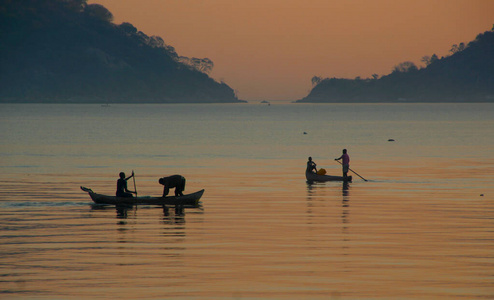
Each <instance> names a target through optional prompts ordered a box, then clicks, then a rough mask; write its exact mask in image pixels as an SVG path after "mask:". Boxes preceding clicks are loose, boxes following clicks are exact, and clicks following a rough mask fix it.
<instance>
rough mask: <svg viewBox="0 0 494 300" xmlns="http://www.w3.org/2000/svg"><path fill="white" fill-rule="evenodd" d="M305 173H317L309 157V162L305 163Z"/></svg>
mask: <svg viewBox="0 0 494 300" xmlns="http://www.w3.org/2000/svg"><path fill="white" fill-rule="evenodd" d="M305 172H308V173H317V168H316V163H315V162H313V161H312V157H310V156H309V161H307V169H305Z"/></svg>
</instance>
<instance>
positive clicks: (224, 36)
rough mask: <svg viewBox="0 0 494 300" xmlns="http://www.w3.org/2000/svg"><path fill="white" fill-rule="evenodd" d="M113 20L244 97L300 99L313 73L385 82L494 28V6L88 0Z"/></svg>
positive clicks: (401, 0) (456, 0) (388, 0)
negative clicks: (400, 69)
mask: <svg viewBox="0 0 494 300" xmlns="http://www.w3.org/2000/svg"><path fill="white" fill-rule="evenodd" d="M89 3H99V4H102V5H104V6H105V7H106V8H108V9H109V10H110V11H111V12H112V13H113V15H114V22H115V23H117V24H120V23H122V22H129V23H132V24H133V25H134V26H136V27H137V28H138V29H139V30H141V31H143V32H144V33H146V34H147V35H149V36H151V35H157V36H160V37H162V38H163V39H164V41H165V43H167V44H168V45H171V46H173V47H175V49H176V50H177V52H178V54H179V55H183V56H189V57H198V58H204V57H207V58H210V59H211V60H213V62H214V64H215V67H214V69H213V72H212V73H211V76H212V77H213V78H215V79H217V80H218V81H220V80H222V81H224V82H226V83H227V84H229V85H230V86H231V87H232V88H233V89H235V90H236V92H237V95H238V96H239V98H240V99H244V100H251V101H257V100H264V99H266V100H296V99H300V98H302V97H304V96H306V95H307V93H308V91H309V90H310V88H311V81H310V79H311V78H312V77H313V76H314V75H318V76H322V77H345V78H354V77H356V76H361V77H362V78H366V77H370V76H371V75H372V74H374V73H375V74H379V75H385V74H388V73H390V72H391V70H392V68H393V67H394V66H395V65H397V64H399V63H400V62H403V61H408V60H409V61H413V62H415V63H416V64H417V65H420V64H421V62H420V59H421V58H422V57H423V56H425V55H432V54H433V53H436V54H437V55H438V56H439V57H441V56H444V55H448V51H449V49H450V48H451V45H453V44H459V43H461V42H465V43H468V42H469V41H471V40H473V39H474V38H475V37H476V35H477V34H479V33H481V32H484V31H487V30H490V29H492V26H493V23H494V1H491V0H407V1H405V0H373V1H368V0H239V1H234V0H207V1H204V0H91V1H89Z"/></svg>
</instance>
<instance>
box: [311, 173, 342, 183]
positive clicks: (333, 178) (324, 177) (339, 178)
mask: <svg viewBox="0 0 494 300" xmlns="http://www.w3.org/2000/svg"><path fill="white" fill-rule="evenodd" d="M305 178H307V180H308V181H318V182H324V181H352V176H348V177H347V178H344V177H343V176H331V175H318V174H316V173H312V172H305Z"/></svg>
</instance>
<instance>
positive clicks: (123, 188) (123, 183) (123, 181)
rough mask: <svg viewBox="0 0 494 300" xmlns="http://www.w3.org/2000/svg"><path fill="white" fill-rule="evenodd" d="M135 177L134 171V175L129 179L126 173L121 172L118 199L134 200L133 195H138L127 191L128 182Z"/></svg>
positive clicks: (118, 183) (118, 181)
mask: <svg viewBox="0 0 494 300" xmlns="http://www.w3.org/2000/svg"><path fill="white" fill-rule="evenodd" d="M133 176H134V171H132V175H130V176H129V177H127V178H125V173H124V172H120V178H119V179H118V180H117V194H116V195H117V197H125V198H132V194H135V193H136V192H133V191H129V190H128V189H127V180H129V179H130V178H132V177H133Z"/></svg>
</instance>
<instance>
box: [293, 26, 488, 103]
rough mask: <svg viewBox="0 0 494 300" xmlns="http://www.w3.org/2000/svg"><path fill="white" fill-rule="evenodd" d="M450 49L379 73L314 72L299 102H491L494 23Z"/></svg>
mask: <svg viewBox="0 0 494 300" xmlns="http://www.w3.org/2000/svg"><path fill="white" fill-rule="evenodd" d="M450 52H451V53H452V55H450V56H447V57H442V58H438V57H437V55H435V54H434V55H432V56H424V57H423V58H422V61H423V62H425V64H426V67H425V68H418V67H417V66H416V65H415V64H414V63H412V62H404V63H401V64H399V65H397V66H396V67H395V68H394V70H393V72H392V73H391V74H389V75H386V76H383V77H381V78H378V77H379V76H378V75H377V74H374V75H373V78H372V79H360V78H358V77H357V78H355V79H353V80H352V79H342V78H331V79H330V78H325V79H322V78H320V77H317V76H315V77H313V79H312V82H313V84H314V85H315V86H314V87H313V89H312V91H311V92H310V93H309V95H308V96H307V97H305V98H303V99H301V100H298V101H297V102H320V103H323V102H494V27H493V31H487V32H485V33H483V34H479V35H478V36H477V38H476V39H475V40H474V41H472V42H470V43H469V44H468V45H465V44H463V43H461V44H459V45H453V47H452V49H451V50H450Z"/></svg>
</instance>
